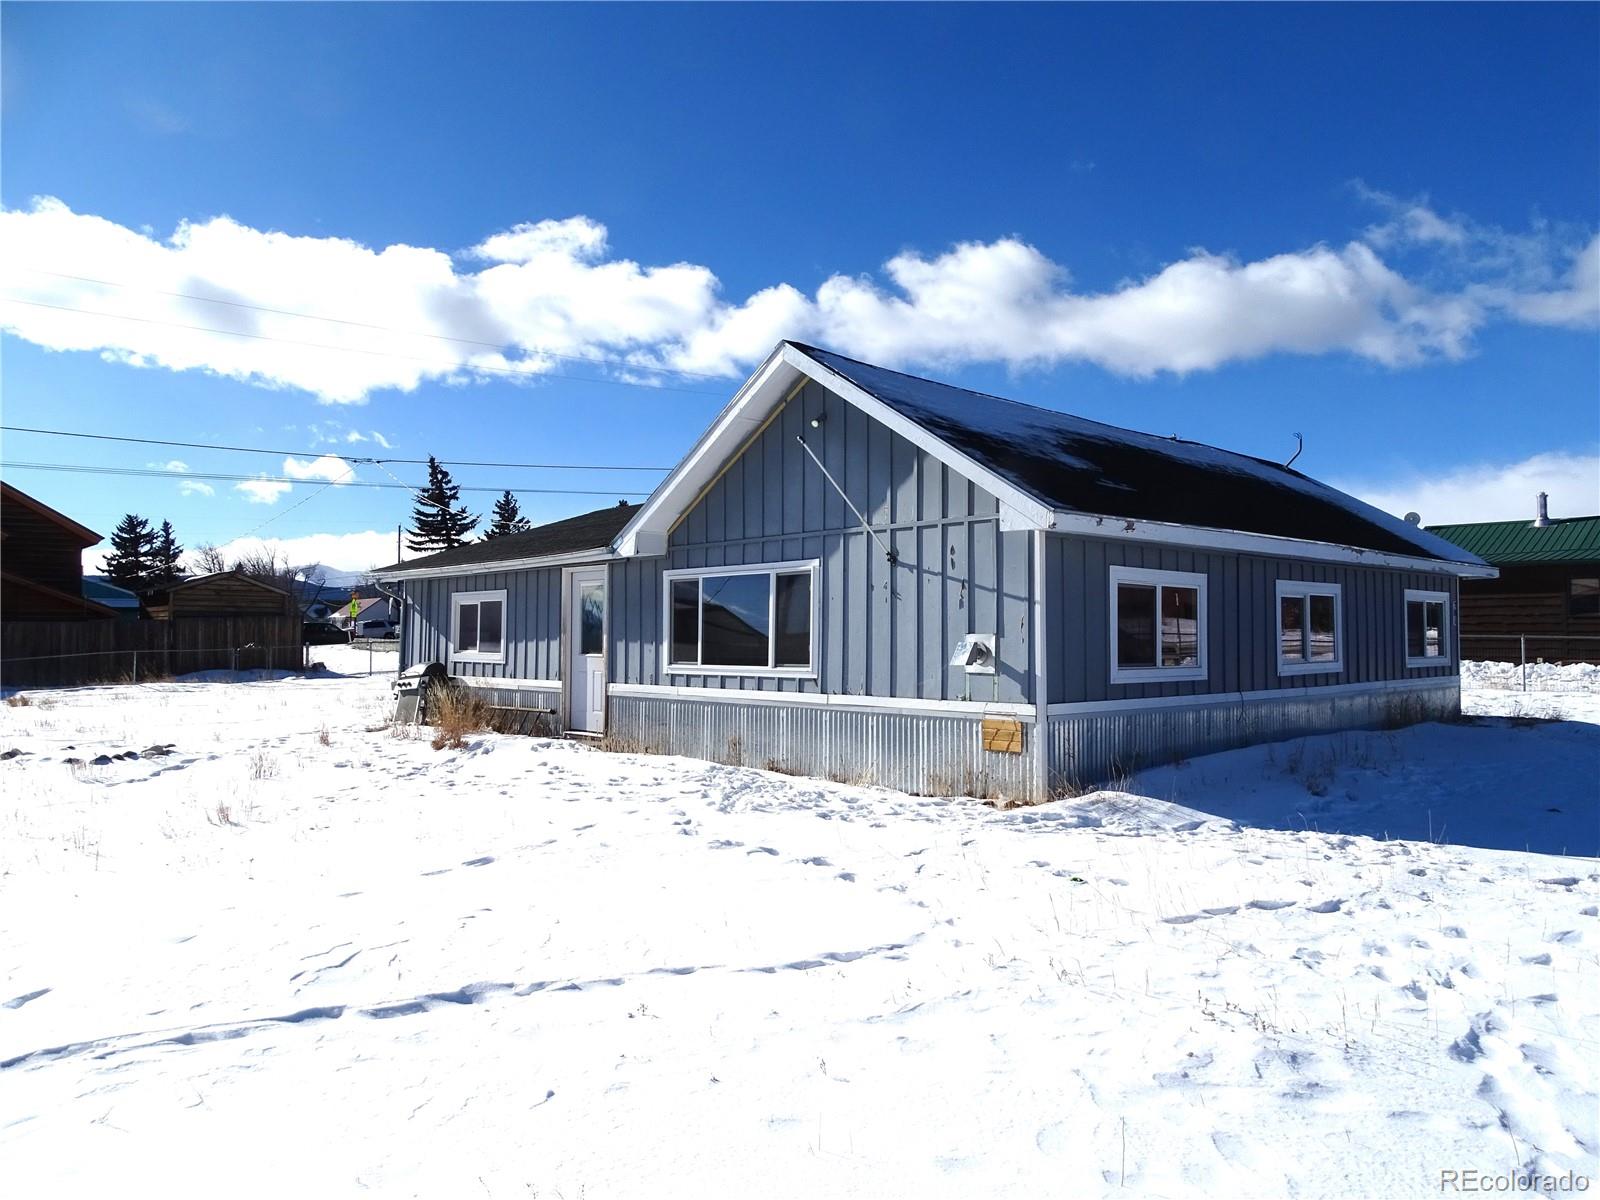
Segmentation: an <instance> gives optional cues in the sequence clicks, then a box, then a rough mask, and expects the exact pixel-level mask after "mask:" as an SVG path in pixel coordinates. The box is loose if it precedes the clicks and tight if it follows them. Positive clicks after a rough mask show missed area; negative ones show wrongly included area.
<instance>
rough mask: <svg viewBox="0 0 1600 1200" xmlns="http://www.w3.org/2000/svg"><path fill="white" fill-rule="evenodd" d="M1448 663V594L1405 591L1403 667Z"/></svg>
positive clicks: (1433, 665) (1432, 665) (1435, 665)
mask: <svg viewBox="0 0 1600 1200" xmlns="http://www.w3.org/2000/svg"><path fill="white" fill-rule="evenodd" d="M1449 661H1450V593H1449V592H1414V591H1411V590H1410V589H1407V591H1406V666H1408V667H1437V666H1442V665H1443V664H1445V663H1447V662H1449Z"/></svg>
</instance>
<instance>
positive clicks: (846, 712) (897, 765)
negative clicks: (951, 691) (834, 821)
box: [606, 696, 1033, 800]
mask: <svg viewBox="0 0 1600 1200" xmlns="http://www.w3.org/2000/svg"><path fill="white" fill-rule="evenodd" d="M606 724H607V734H608V736H609V737H610V738H611V739H612V740H614V741H616V742H618V743H620V744H621V745H622V746H623V747H624V748H628V747H630V746H631V747H635V748H637V749H639V750H643V751H648V752H652V753H662V754H682V755H686V756H688V757H690V758H705V759H710V760H712V761H713V762H722V763H732V764H737V765H741V766H749V767H761V768H767V769H773V770H784V771H792V772H795V773H796V774H800V775H811V776H814V777H816V778H819V779H833V780H836V781H839V782H845V783H857V784H864V783H875V784H881V785H883V786H885V787H892V788H898V789H900V790H901V791H906V792H915V793H920V794H923V795H937V796H978V797H984V798H996V799H1016V800H1022V799H1027V798H1028V797H1029V786H1030V783H1031V779H1030V776H1031V774H1032V772H1031V770H1030V762H1031V756H1030V755H1028V754H997V753H990V752H987V751H985V750H984V749H983V742H982V723H981V719H980V718H979V717H977V716H943V715H939V714H933V713H925V714H924V713H918V714H909V713H896V712H875V711H872V710H870V709H855V710H852V709H847V708H840V707H835V706H832V705H815V704H805V705H800V704H795V705H787V704H743V703H740V702H737V701H721V700H718V701H705V700H693V699H687V698H683V697H677V696H612V697H611V699H610V711H609V713H608V716H607V720H606ZM1032 735H1033V726H1032V723H1031V722H1026V723H1025V724H1024V734H1023V736H1024V739H1026V738H1030V737H1032Z"/></svg>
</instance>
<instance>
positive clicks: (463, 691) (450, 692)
mask: <svg viewBox="0 0 1600 1200" xmlns="http://www.w3.org/2000/svg"><path fill="white" fill-rule="evenodd" d="M428 700H429V704H428V708H429V709H430V710H431V711H430V713H429V716H430V717H431V718H432V721H433V725H434V733H433V748H434V749H435V750H444V749H450V750H460V749H462V748H463V747H464V746H465V745H466V744H467V734H469V733H478V732H479V731H481V730H483V729H486V728H488V725H489V706H488V705H486V704H485V703H484V702H483V701H482V700H481V699H479V698H478V697H477V696H475V695H473V694H472V691H471V689H470V688H464V687H440V688H435V689H433V690H432V692H431V693H430V695H429V697H428Z"/></svg>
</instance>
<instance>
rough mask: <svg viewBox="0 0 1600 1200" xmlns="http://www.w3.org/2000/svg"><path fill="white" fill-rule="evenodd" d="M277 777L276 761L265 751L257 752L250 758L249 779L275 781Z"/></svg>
mask: <svg viewBox="0 0 1600 1200" xmlns="http://www.w3.org/2000/svg"><path fill="white" fill-rule="evenodd" d="M277 777H278V760H277V759H275V758H273V757H272V755H270V754H268V753H267V752H266V751H265V750H257V751H256V752H255V753H254V754H252V755H251V756H250V778H251V779H257V780H261V779H276V778H277Z"/></svg>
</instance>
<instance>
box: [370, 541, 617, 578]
mask: <svg viewBox="0 0 1600 1200" xmlns="http://www.w3.org/2000/svg"><path fill="white" fill-rule="evenodd" d="M616 557H617V556H616V554H615V553H614V552H613V551H611V550H610V549H600V550H576V551H573V552H572V553H571V554H546V555H543V556H542V557H539V558H508V559H505V560H503V561H501V562H484V563H461V564H460V565H458V566H454V567H419V568H417V569H416V570H415V571H406V570H399V571H386V572H383V573H382V574H378V575H374V576H373V579H375V580H376V581H378V582H379V583H386V582H389V581H391V580H393V581H397V582H400V583H404V582H405V581H406V580H408V579H451V578H462V579H464V578H466V577H468V576H470V575H493V574H495V573H497V572H500V571H528V570H532V569H534V568H536V567H566V566H573V565H576V564H579V563H594V564H595V565H597V566H598V565H600V564H602V563H606V562H610V561H611V560H612V559H614V558H616Z"/></svg>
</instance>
